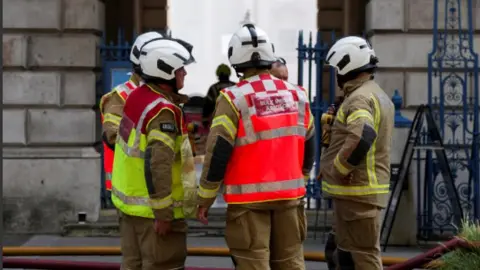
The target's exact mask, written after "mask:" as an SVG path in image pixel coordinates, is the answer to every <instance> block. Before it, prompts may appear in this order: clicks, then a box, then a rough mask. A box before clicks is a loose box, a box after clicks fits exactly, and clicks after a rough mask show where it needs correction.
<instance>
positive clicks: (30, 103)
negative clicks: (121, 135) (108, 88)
mask: <svg viewBox="0 0 480 270" xmlns="http://www.w3.org/2000/svg"><path fill="white" fill-rule="evenodd" d="M2 3H3V9H4V10H3V27H4V32H5V34H4V35H3V103H4V107H3V143H4V148H3V158H4V159H3V203H4V207H3V210H4V212H3V217H4V226H5V230H6V231H7V232H14V233H58V232H60V231H61V228H62V224H63V223H64V222H66V221H72V220H75V219H76V214H77V212H79V211H84V212H86V213H87V215H88V221H91V222H92V221H96V220H97V218H98V214H99V209H100V171H101V162H100V155H99V154H98V153H97V152H96V151H95V150H94V148H93V147H92V145H93V143H94V142H95V141H96V140H97V138H96V136H95V123H96V121H97V118H98V116H97V115H96V114H95V111H94V110H93V109H92V108H93V107H94V105H95V103H96V100H95V91H96V87H97V85H96V81H97V74H96V72H95V71H96V69H98V67H99V66H100V61H99V60H100V59H99V57H98V56H99V54H98V45H99V36H100V34H101V31H102V30H103V24H104V19H103V17H104V6H103V3H102V1H99V0H75V1H66V0H3V1H2Z"/></svg>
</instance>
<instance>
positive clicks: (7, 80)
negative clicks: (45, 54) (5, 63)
mask: <svg viewBox="0 0 480 270" xmlns="http://www.w3.org/2000/svg"><path fill="white" fill-rule="evenodd" d="M60 81H61V80H60V73H58V72H19V71H14V72H4V73H3V103H4V104H10V105H38V104H51V105H53V104H57V105H59V104H60Z"/></svg>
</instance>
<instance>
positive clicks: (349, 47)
mask: <svg viewBox="0 0 480 270" xmlns="http://www.w3.org/2000/svg"><path fill="white" fill-rule="evenodd" d="M377 63H378V58H377V57H376V56H375V51H374V50H373V48H372V46H371V45H370V43H369V42H368V41H367V40H365V39H363V38H361V37H355V36H350V37H344V38H341V39H339V40H338V41H337V42H335V44H333V46H332V47H331V48H330V50H329V51H328V53H327V58H326V64H327V65H330V66H332V67H335V68H336V69H337V74H338V75H340V76H344V75H347V74H349V73H351V72H353V73H358V72H362V71H365V70H369V69H374V68H376V67H377ZM351 74H352V73H351Z"/></svg>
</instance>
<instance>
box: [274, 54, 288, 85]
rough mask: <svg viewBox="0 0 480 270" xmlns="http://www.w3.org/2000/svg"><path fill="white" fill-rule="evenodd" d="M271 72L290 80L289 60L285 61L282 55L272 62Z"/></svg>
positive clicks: (280, 77)
mask: <svg viewBox="0 0 480 270" xmlns="http://www.w3.org/2000/svg"><path fill="white" fill-rule="evenodd" d="M270 73H272V75H273V76H275V77H277V78H279V79H282V80H284V81H288V68H287V61H285V59H283V58H282V57H278V58H277V60H276V61H275V62H274V63H273V64H272V68H271V69H270Z"/></svg>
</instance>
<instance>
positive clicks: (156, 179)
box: [112, 38, 196, 270]
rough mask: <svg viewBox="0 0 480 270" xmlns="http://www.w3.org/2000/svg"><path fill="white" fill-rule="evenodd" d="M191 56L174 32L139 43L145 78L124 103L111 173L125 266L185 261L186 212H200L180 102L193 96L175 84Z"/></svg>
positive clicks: (176, 265)
mask: <svg viewBox="0 0 480 270" xmlns="http://www.w3.org/2000/svg"><path fill="white" fill-rule="evenodd" d="M190 49H191V48H190ZM190 51H191V50H190ZM192 62H194V59H193V56H192V55H191V53H190V52H189V50H187V49H186V48H185V47H184V46H182V44H180V43H179V42H177V41H176V40H173V39H169V38H164V39H160V40H158V41H156V42H155V44H151V46H145V47H144V48H143V49H142V51H141V56H140V67H141V69H142V75H141V76H142V79H143V80H144V82H145V84H143V85H142V86H140V87H139V88H137V89H136V90H135V91H134V92H132V93H131V94H130V95H129V97H128V99H127V101H126V103H125V107H124V109H123V117H122V120H121V122H120V127H119V134H118V138H117V143H116V145H115V148H116V151H115V162H114V170H113V171H114V173H113V179H112V184H113V186H112V201H113V203H114V205H115V206H116V207H117V209H119V211H121V212H122V219H121V224H120V228H121V249H122V255H123V260H122V269H132V270H136V269H143V270H148V269H155V270H167V269H168V270H169V269H183V267H184V264H185V259H186V256H187V247H186V229H187V225H186V222H185V219H186V218H189V217H195V212H196V173H195V164H194V159H193V154H192V149H191V146H190V142H189V140H188V134H187V126H186V123H185V121H184V115H183V112H182V109H181V108H180V106H179V104H181V103H185V102H186V101H187V99H188V98H187V97H186V96H184V95H180V94H179V93H178V90H180V89H182V87H183V85H184V79H185V76H186V75H187V73H186V71H185V68H184V67H185V66H186V65H188V64H190V63H192Z"/></svg>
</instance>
